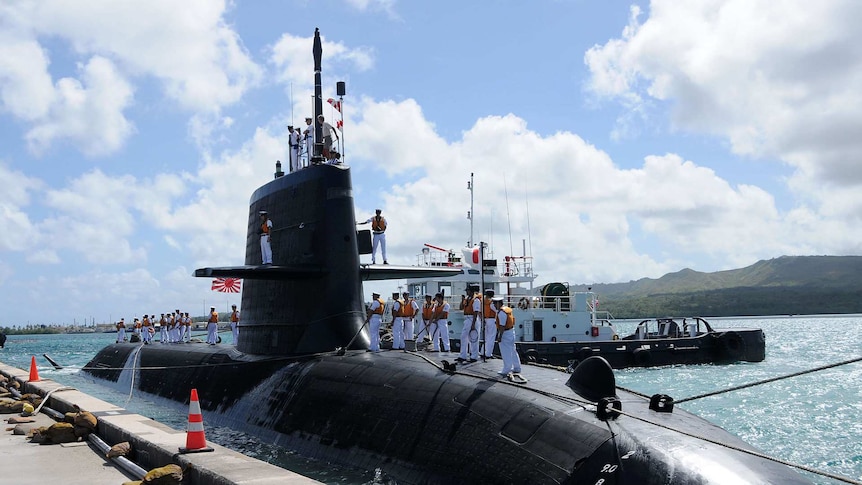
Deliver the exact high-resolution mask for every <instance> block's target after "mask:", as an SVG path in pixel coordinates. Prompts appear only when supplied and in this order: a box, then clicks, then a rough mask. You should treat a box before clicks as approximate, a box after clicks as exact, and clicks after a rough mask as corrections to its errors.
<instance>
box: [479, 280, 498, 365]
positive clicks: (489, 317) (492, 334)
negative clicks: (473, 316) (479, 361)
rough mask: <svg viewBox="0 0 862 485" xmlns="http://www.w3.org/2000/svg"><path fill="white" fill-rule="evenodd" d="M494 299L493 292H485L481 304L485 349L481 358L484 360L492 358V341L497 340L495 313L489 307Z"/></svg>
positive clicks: (492, 308)
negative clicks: (483, 318)
mask: <svg viewBox="0 0 862 485" xmlns="http://www.w3.org/2000/svg"><path fill="white" fill-rule="evenodd" d="M493 297H494V290H485V298H484V301H483V303H482V313H483V315H484V316H485V328H484V332H483V333H484V334H485V348H484V349H483V352H482V356H483V357H485V359H491V358H493V357H494V341H495V339H496V338H497V311H496V310H495V309H494V307H493V306H492V305H491V298H493Z"/></svg>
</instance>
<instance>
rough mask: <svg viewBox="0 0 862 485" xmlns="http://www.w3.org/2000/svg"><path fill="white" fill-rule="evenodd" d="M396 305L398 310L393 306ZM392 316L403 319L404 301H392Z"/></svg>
mask: <svg viewBox="0 0 862 485" xmlns="http://www.w3.org/2000/svg"><path fill="white" fill-rule="evenodd" d="M396 303H398V309H397V310H396V309H395V304H396ZM392 316H393V317H403V316H404V300H394V301H393V302H392Z"/></svg>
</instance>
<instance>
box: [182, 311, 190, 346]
mask: <svg viewBox="0 0 862 485" xmlns="http://www.w3.org/2000/svg"><path fill="white" fill-rule="evenodd" d="M191 339H192V317H190V316H189V312H185V313H183V335H181V336H180V341H182V342H185V343H189V341H190V340H191Z"/></svg>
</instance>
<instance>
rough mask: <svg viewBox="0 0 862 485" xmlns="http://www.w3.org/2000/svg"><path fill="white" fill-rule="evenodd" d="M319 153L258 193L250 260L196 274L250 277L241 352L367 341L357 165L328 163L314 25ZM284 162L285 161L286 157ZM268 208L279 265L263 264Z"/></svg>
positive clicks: (298, 350)
mask: <svg viewBox="0 0 862 485" xmlns="http://www.w3.org/2000/svg"><path fill="white" fill-rule="evenodd" d="M312 54H313V57H314V95H315V102H314V118H313V119H314V133H315V137H314V140H315V144H314V153H313V156H312V157H310V158H311V160H310V163H309V166H308V167H306V168H304V169H301V170H296V171H294V172H292V173H290V174H287V175H283V174H282V172H281V170H280V169H277V173H276V177H275V180H272V181H270V182H268V183H267V184H265V185H263V186H262V187H260V188H258V189H257V190H256V191H255V192H254V193H253V194H252V196H251V201H250V203H249V211H248V231H247V233H246V234H247V236H246V245H245V266H243V267H233V268H202V269H199V270H196V271H195V276H237V277H241V278H244V279H245V280H246V281H245V284H244V288H243V291H242V319H241V323H240V327H241V334H242V336H241V337H240V338H239V341H238V342H237V350H239V351H240V352H244V353H249V354H262V355H297V354H312V353H317V352H330V351H332V350H334V349H335V348H337V347H345V346H347V345H348V344H350V345H351V346H352V348H364V347H367V345H368V342H369V340H368V336H367V333H363V334H361V335H359V333H360V332H361V331H362V327H363V322H364V321H365V312H364V304H363V302H362V284H361V282H360V275H359V251H358V246H357V242H356V240H357V235H356V219H355V216H354V211H353V188H352V184H351V178H350V169H349V168H348V167H347V166H344V165H328V164H323V163H322V162H323V161H324V159H323V156H322V154H323V144H322V140H323V136H322V126H321V124H320V122H319V121H318V120H317V117H318V115H320V114H321V113H322V112H323V102H322V88H321V75H320V73H321V61H322V57H323V48H322V43H321V40H320V30H319V29H315V30H314V44H313V47H312ZM279 165H280V163H279ZM261 211H266V212H267V214H268V217H269V218H270V219H271V220H272V221H273V227H272V232H271V238H270V244H271V247H272V256H273V259H272V261H273V264H270V265H261V261H262V259H261V248H260V239H261V236H260V232H261V231H260V226H261V223H262V219H261V216H260V212H261Z"/></svg>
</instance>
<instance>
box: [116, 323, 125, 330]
mask: <svg viewBox="0 0 862 485" xmlns="http://www.w3.org/2000/svg"><path fill="white" fill-rule="evenodd" d="M121 328H126V324H125V323H123V322H117V330H119V329H121Z"/></svg>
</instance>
